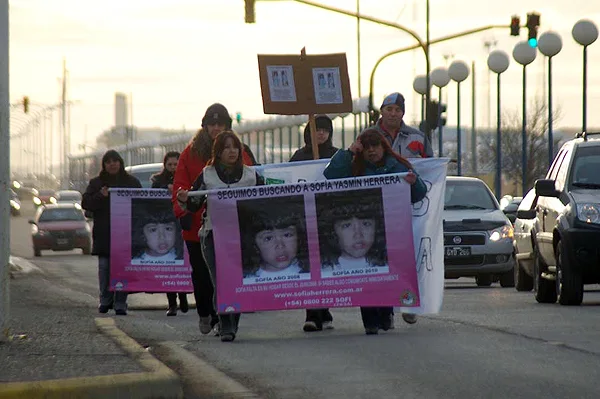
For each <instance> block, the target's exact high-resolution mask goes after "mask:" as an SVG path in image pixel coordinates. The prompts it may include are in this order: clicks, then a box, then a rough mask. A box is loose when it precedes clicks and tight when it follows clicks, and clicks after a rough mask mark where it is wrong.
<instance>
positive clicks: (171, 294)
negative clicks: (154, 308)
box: [167, 292, 187, 308]
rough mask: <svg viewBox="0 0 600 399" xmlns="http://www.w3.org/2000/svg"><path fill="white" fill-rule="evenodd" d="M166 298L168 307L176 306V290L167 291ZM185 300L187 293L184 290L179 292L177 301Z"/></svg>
mask: <svg viewBox="0 0 600 399" xmlns="http://www.w3.org/2000/svg"><path fill="white" fill-rule="evenodd" d="M167 299H168V300H169V307H170V308H172V307H177V292H167ZM181 301H184V302H185V301H187V294H186V293H185V292H180V293H179V302H181Z"/></svg>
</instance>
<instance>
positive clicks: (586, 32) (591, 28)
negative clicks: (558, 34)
mask: <svg viewBox="0 0 600 399" xmlns="http://www.w3.org/2000/svg"><path fill="white" fill-rule="evenodd" d="M571 33H572V35H573V39H575V41H576V42H577V43H579V44H581V45H582V46H583V104H582V105H583V116H582V127H581V131H582V132H585V131H586V129H587V47H588V46H589V45H590V44H592V43H594V42H595V41H596V39H598V28H597V27H596V24H594V23H593V22H592V21H590V20H588V19H582V20H580V21H578V22H577V23H576V24H575V25H574V26H573V31H572V32H571Z"/></svg>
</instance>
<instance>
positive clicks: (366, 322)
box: [360, 307, 394, 330]
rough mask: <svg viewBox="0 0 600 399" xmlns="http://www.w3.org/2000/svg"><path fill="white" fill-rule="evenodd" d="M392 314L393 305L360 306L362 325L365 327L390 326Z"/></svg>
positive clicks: (386, 327)
mask: <svg viewBox="0 0 600 399" xmlns="http://www.w3.org/2000/svg"><path fill="white" fill-rule="evenodd" d="M393 314H394V308H393V307H368V308H367V307H361V308H360V315H361V316H362V321H363V326H364V327H365V328H382V329H384V330H387V329H388V328H390V323H391V317H392V315H393Z"/></svg>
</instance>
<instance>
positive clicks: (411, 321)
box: [402, 313, 417, 324]
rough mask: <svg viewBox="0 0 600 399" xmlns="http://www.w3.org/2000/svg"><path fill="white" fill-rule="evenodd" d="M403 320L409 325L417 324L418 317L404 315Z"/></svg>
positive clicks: (412, 314) (411, 314) (409, 314)
mask: <svg viewBox="0 0 600 399" xmlns="http://www.w3.org/2000/svg"><path fill="white" fill-rule="evenodd" d="M402 319H403V320H404V321H405V322H407V323H408V324H415V323H416V322H417V315H416V314H414V313H402Z"/></svg>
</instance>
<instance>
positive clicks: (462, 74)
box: [448, 60, 469, 176]
mask: <svg viewBox="0 0 600 399" xmlns="http://www.w3.org/2000/svg"><path fill="white" fill-rule="evenodd" d="M448 75H449V76H450V79H452V80H453V81H455V82H456V146H457V150H456V161H457V164H458V165H457V174H458V175H459V176H461V175H462V168H461V165H462V162H461V161H462V159H461V147H462V137H461V131H460V82H462V81H464V80H465V79H466V78H467V77H469V67H468V66H467V64H466V63H465V62H463V61H460V60H456V61H454V62H452V64H450V67H448Z"/></svg>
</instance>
